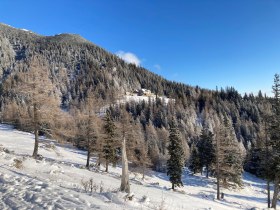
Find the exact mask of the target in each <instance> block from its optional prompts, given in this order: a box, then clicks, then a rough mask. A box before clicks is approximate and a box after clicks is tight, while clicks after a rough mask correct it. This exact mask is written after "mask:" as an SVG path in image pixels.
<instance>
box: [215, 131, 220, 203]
mask: <svg viewBox="0 0 280 210" xmlns="http://www.w3.org/2000/svg"><path fill="white" fill-rule="evenodd" d="M216 138H217V139H216V177H217V199H218V200H220V199H221V197H220V162H219V152H220V151H219V150H220V145H219V143H220V142H219V136H218V134H217V137H216Z"/></svg>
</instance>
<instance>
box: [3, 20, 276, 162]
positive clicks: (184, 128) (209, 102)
mask: <svg viewBox="0 0 280 210" xmlns="http://www.w3.org/2000/svg"><path fill="white" fill-rule="evenodd" d="M0 49H1V56H0V80H1V81H2V83H1V84H0V95H1V103H0V107H1V110H2V109H3V107H4V106H5V105H6V104H7V102H8V101H12V102H14V101H15V100H17V99H15V98H12V97H11V94H10V90H5V91H3V87H2V86H3V84H5V81H7V78H11V80H12V81H13V80H16V76H17V72H20V71H22V72H24V71H27V70H28V69H29V61H30V60H31V58H32V57H34V56H38V57H40V58H41V59H42V60H44V61H46V62H45V63H46V64H45V65H46V67H45V68H46V69H47V70H48V71H49V75H50V77H51V81H52V83H53V85H54V86H55V87H56V89H57V91H56V92H57V94H58V96H59V98H60V100H61V107H62V108H64V110H69V109H70V108H71V107H79V105H80V104H81V103H82V102H83V101H84V100H85V99H86V98H87V97H88V96H89V95H90V94H92V93H93V94H94V95H95V97H96V98H99V99H102V100H103V103H105V104H107V105H108V104H112V103H114V102H115V100H116V99H118V98H122V97H123V96H124V94H125V93H126V92H127V91H129V92H133V90H135V89H140V88H145V89H148V90H151V92H152V93H154V94H156V95H160V96H166V97H168V98H172V99H174V100H172V101H175V105H174V108H172V107H170V106H167V105H166V104H165V103H164V102H162V101H160V100H158V101H156V103H150V102H143V103H142V102H141V103H139V101H138V102H131V103H129V104H126V110H127V111H128V112H129V113H130V114H131V115H132V116H133V118H134V119H135V122H136V123H137V124H139V127H141V129H139V131H140V132H142V133H143V136H144V138H145V140H146V142H148V143H149V146H150V147H151V148H150V151H149V153H150V154H157V158H156V159H157V160H155V162H157V161H161V160H162V159H166V157H167V151H166V147H165V145H166V144H165V141H166V137H167V135H166V133H167V130H168V123H169V120H170V119H171V118H172V115H175V116H176V120H177V122H178V124H179V128H180V132H181V135H182V137H183V140H184V142H185V144H186V146H185V148H186V154H188V153H190V151H189V149H188V148H189V147H191V145H192V144H193V142H195V141H196V140H197V139H198V137H199V135H200V132H201V129H202V126H203V125H205V126H206V125H207V126H208V127H209V129H210V130H212V131H213V129H214V128H215V127H217V126H218V125H219V124H220V123H221V121H222V120H221V116H223V115H226V116H227V117H228V118H229V119H231V122H232V126H233V128H234V130H235V134H236V140H237V141H238V142H239V145H240V149H241V150H242V152H243V155H244V156H245V155H246V150H247V151H248V150H250V149H251V148H252V147H254V146H256V145H257V141H259V140H260V139H261V140H260V141H262V140H263V139H262V138H260V136H261V134H262V130H263V124H262V123H263V121H262V116H263V114H264V112H266V111H267V110H269V109H270V107H271V106H270V102H269V100H266V98H265V97H264V96H262V95H261V94H260V95H259V96H258V97H254V96H253V95H252V94H250V95H245V96H244V97H242V96H241V95H240V94H239V93H238V92H237V91H236V90H235V89H234V88H227V89H225V90H223V89H222V90H219V91H211V90H206V89H201V88H199V87H191V86H188V85H185V84H181V83H177V82H172V81H168V80H166V79H164V78H162V77H160V76H158V75H156V74H154V73H152V72H149V71H148V70H146V69H144V68H142V67H137V66H135V65H133V64H127V63H125V62H124V61H123V60H121V59H120V58H118V57H117V56H116V55H113V54H112V53H110V52H107V51H105V50H104V49H102V48H101V47H98V46H96V45H95V44H93V43H91V42H89V41H87V40H85V39H84V38H82V37H80V36H79V35H73V34H61V35H55V36H41V35H38V34H36V33H33V32H30V31H26V30H21V29H15V28H13V27H10V26H7V25H5V24H0ZM198 79H199V78H198ZM16 103H18V102H16ZM4 113H5V112H4ZM118 114H119V112H118V110H115V111H114V117H115V118H116V119H117V118H118V117H119V116H118ZM152 149H153V151H152ZM161 156H162V157H163V158H162V157H161ZM163 165H164V164H163ZM155 168H156V167H155Z"/></svg>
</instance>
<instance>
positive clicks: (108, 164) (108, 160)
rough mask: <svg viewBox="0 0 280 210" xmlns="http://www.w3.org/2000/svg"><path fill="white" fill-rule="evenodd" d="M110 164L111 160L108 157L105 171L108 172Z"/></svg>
mask: <svg viewBox="0 0 280 210" xmlns="http://www.w3.org/2000/svg"><path fill="white" fill-rule="evenodd" d="M108 165H109V160H107V159H106V163H105V166H106V168H105V172H108Z"/></svg>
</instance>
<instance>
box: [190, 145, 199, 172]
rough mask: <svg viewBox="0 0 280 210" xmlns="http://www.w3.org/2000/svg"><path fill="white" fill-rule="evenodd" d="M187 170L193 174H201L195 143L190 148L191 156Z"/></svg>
mask: <svg viewBox="0 0 280 210" xmlns="http://www.w3.org/2000/svg"><path fill="white" fill-rule="evenodd" d="M189 169H190V171H191V172H193V173H194V174H196V173H198V172H201V170H202V162H201V158H200V154H199V152H198V148H197V146H196V145H195V143H193V144H192V146H191V156H190V160H189Z"/></svg>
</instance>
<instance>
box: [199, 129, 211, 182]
mask: <svg viewBox="0 0 280 210" xmlns="http://www.w3.org/2000/svg"><path fill="white" fill-rule="evenodd" d="M198 153H199V157H200V162H201V165H202V166H203V167H205V168H206V177H207V178H208V176H209V169H210V166H211V165H212V164H213V163H214V162H215V148H214V145H213V134H212V133H211V131H209V130H208V128H207V127H206V126H204V127H203V129H202V132H201V135H200V139H199V143H198Z"/></svg>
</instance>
